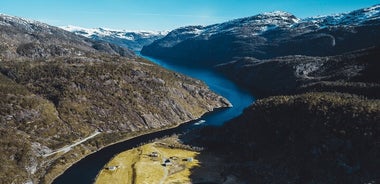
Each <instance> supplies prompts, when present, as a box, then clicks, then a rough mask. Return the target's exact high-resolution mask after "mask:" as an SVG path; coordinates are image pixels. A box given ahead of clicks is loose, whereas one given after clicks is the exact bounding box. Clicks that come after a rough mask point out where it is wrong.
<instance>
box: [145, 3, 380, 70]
mask: <svg viewBox="0 0 380 184" xmlns="http://www.w3.org/2000/svg"><path fill="white" fill-rule="evenodd" d="M379 27H380V6H379V5H375V6H372V7H369V8H363V9H360V10H356V11H352V12H349V13H342V14H339V15H335V16H323V17H314V18H306V19H298V18H297V17H295V16H294V15H292V14H289V13H284V12H281V13H277V14H276V13H272V14H271V13H267V14H265V13H264V14H258V15H255V16H251V17H246V18H240V19H235V20H231V21H228V22H224V23H221V24H214V25H210V26H188V27H182V28H179V29H176V30H173V31H172V32H170V33H169V34H168V35H167V36H166V37H164V38H162V39H159V40H156V41H154V42H153V43H152V44H150V45H148V46H145V47H143V49H142V51H141V53H142V54H145V55H148V56H151V57H157V58H161V59H166V60H169V61H171V62H173V63H176V64H180V65H181V64H182V65H186V66H195V67H201V66H202V67H204V66H206V67H212V66H214V65H217V64H221V63H224V62H229V61H231V60H233V59H235V58H236V57H254V58H257V59H268V58H272V57H279V56H286V55H308V56H331V55H338V54H342V53H344V52H349V51H354V50H357V49H361V48H364V47H371V46H376V45H379V44H380V42H379V41H377V40H376V39H372V38H373V37H376V35H378V31H377V30H379V29H378V28H379ZM176 61H181V62H176Z"/></svg>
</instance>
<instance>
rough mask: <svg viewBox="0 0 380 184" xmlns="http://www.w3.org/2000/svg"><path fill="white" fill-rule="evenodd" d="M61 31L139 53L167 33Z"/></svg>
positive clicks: (98, 30)
mask: <svg viewBox="0 0 380 184" xmlns="http://www.w3.org/2000/svg"><path fill="white" fill-rule="evenodd" d="M61 28H62V29H65V30H67V31H70V32H73V33H75V34H77V35H82V36H85V37H87V38H92V39H95V40H103V41H107V42H111V43H114V44H117V45H119V46H123V47H128V48H130V49H132V50H134V51H140V50H141V48H142V47H143V46H144V45H149V44H151V43H152V42H153V41H155V40H157V39H160V38H163V37H164V36H165V35H166V34H167V33H168V31H128V30H113V29H107V28H93V29H89V28H82V27H78V26H63V27H61Z"/></svg>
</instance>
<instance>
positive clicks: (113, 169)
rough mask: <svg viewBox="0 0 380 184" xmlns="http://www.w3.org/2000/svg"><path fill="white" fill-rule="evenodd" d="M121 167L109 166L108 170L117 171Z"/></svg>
mask: <svg viewBox="0 0 380 184" xmlns="http://www.w3.org/2000/svg"><path fill="white" fill-rule="evenodd" d="M118 167H119V166H109V167H106V169H107V170H109V171H116V169H117V168H118Z"/></svg>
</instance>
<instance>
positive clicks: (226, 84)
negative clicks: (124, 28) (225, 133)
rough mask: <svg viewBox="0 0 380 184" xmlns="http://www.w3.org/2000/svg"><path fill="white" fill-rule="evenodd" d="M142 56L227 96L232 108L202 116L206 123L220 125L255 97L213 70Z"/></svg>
mask: <svg viewBox="0 0 380 184" xmlns="http://www.w3.org/2000/svg"><path fill="white" fill-rule="evenodd" d="M142 57H144V58H146V59H148V60H150V61H152V62H154V63H156V64H158V65H160V66H162V67H164V68H166V69H168V70H171V71H175V72H178V73H182V74H185V75H187V76H190V77H192V78H195V79H199V80H201V81H203V82H205V83H206V84H207V85H208V86H209V88H210V89H211V90H212V91H214V92H215V93H217V94H219V95H221V96H223V97H225V98H227V99H228V100H229V101H230V102H231V103H232V105H233V107H232V108H228V109H224V110H221V111H218V112H215V113H210V114H208V115H206V116H204V117H202V119H204V120H206V124H207V125H222V124H223V123H224V122H226V121H227V120H230V119H232V118H234V117H237V116H238V115H240V114H241V113H242V112H243V110H244V108H246V107H248V106H249V105H250V104H252V102H253V101H254V100H255V98H254V97H253V96H252V95H251V94H250V93H249V92H248V91H247V90H244V89H242V88H240V87H239V86H237V85H236V84H235V83H233V82H231V81H230V80H228V79H227V78H226V77H225V76H223V75H221V74H218V73H216V72H215V71H212V70H207V69H199V68H189V67H184V66H180V65H175V64H171V63H168V62H165V61H163V60H159V59H155V58H151V57H147V56H142Z"/></svg>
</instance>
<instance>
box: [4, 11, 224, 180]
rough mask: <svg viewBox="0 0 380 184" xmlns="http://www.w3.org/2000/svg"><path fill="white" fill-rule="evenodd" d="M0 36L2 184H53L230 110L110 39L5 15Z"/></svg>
mask: <svg viewBox="0 0 380 184" xmlns="http://www.w3.org/2000/svg"><path fill="white" fill-rule="evenodd" d="M0 33H1V34H0V35H1V36H0V39H1V43H0V48H1V49H0V59H1V60H0V88H1V90H0V96H1V98H0V109H1V111H0V122H1V124H0V125H1V126H0V132H1V136H2V139H1V142H0V144H1V146H0V149H1V151H0V152H1V154H0V161H1V162H2V163H3V164H2V165H1V166H0V171H1V174H0V183H50V182H51V181H52V179H54V178H55V177H56V176H57V175H58V174H60V173H61V172H63V171H64V169H66V168H67V167H68V166H70V165H71V164H73V163H74V162H76V161H78V160H79V159H81V158H83V157H84V156H85V155H88V154H90V153H91V152H94V151H97V150H98V149H100V148H102V147H104V146H107V145H109V144H113V143H116V142H118V141H121V140H125V139H127V138H130V137H132V136H136V135H140V134H143V133H148V132H151V131H157V130H160V129H164V128H169V127H173V126H177V125H179V124H180V123H183V122H186V121H189V120H191V119H194V118H198V117H200V116H201V115H202V114H204V113H206V112H209V111H212V110H213V109H215V108H222V107H227V105H228V101H227V100H226V99H224V98H222V97H220V96H218V95H216V94H214V93H212V92H211V91H210V90H209V89H208V88H207V86H206V85H205V84H203V83H202V82H200V81H197V80H193V79H190V78H188V77H185V76H183V75H180V74H177V73H174V72H169V71H167V70H164V69H163V68H161V67H159V66H156V65H154V64H152V63H150V62H148V61H146V60H144V59H141V58H138V57H136V56H135V55H134V54H133V52H132V51H130V50H128V49H125V48H122V47H119V46H116V45H113V44H110V43H107V42H103V41H93V40H91V39H88V38H85V37H82V36H78V35H75V34H74V33H70V32H67V31H64V30H62V29H59V28H57V27H52V26H49V25H47V24H43V23H40V22H35V21H30V20H25V19H22V18H17V17H12V16H7V15H0ZM87 139H91V140H90V141H87V142H83V141H81V140H87ZM81 142H83V143H81ZM80 143H81V144H80ZM69 145H72V146H69Z"/></svg>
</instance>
